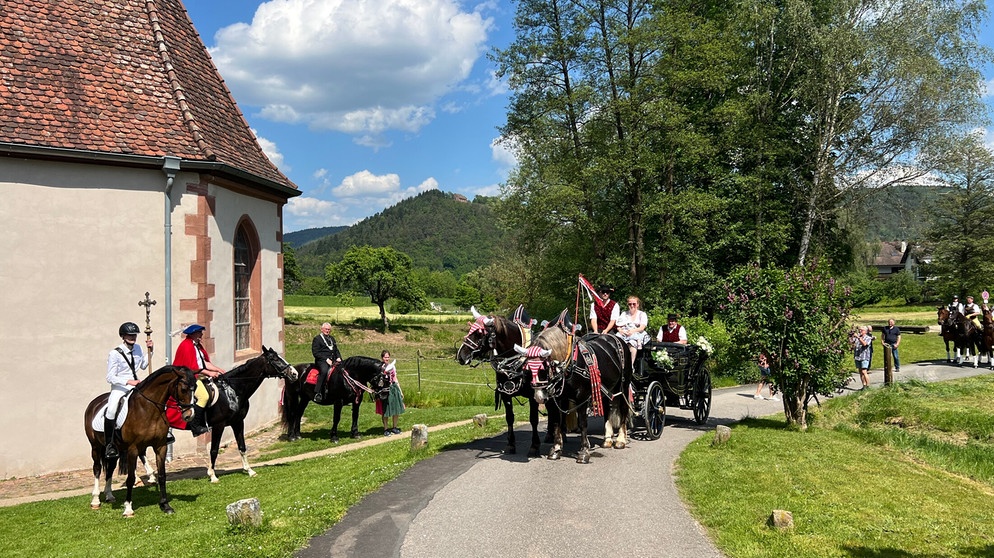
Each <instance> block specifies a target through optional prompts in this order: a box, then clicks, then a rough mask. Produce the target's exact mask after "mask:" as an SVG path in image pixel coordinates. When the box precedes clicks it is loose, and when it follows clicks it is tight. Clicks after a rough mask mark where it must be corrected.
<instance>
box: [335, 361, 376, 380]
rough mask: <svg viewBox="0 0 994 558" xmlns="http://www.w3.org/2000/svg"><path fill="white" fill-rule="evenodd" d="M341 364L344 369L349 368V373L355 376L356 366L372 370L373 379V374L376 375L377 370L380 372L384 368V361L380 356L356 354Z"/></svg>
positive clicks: (360, 368)
mask: <svg viewBox="0 0 994 558" xmlns="http://www.w3.org/2000/svg"><path fill="white" fill-rule="evenodd" d="M339 366H340V367H341V368H343V369H344V370H347V371H348V373H349V375H350V376H353V377H354V376H355V374H354V373H353V370H356V369H357V368H356V367H358V370H362V371H368V372H372V374H371V375H370V379H371V378H372V377H373V376H375V375H376V372H379V371H380V370H381V369H382V367H383V362H382V361H381V360H380V359H378V358H373V357H368V356H362V355H354V356H350V357H349V358H347V359H345V360H343V361H342V363H341V364H339ZM365 369H369V370H365ZM367 381H368V380H367Z"/></svg>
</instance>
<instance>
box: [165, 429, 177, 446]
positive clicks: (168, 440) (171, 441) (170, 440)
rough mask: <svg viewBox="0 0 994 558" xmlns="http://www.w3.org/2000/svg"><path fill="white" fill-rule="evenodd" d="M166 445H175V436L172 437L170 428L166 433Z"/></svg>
mask: <svg viewBox="0 0 994 558" xmlns="http://www.w3.org/2000/svg"><path fill="white" fill-rule="evenodd" d="M166 443H167V444H174V443H176V436H173V429H172V428H170V429H169V430H167V431H166Z"/></svg>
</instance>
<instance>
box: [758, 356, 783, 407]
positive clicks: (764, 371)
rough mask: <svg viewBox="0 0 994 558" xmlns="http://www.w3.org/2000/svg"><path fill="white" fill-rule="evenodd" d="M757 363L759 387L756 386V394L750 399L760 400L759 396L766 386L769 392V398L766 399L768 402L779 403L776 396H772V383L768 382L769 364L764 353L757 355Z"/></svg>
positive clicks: (760, 396)
mask: <svg viewBox="0 0 994 558" xmlns="http://www.w3.org/2000/svg"><path fill="white" fill-rule="evenodd" d="M757 363H758V364H759V376H760V377H759V385H758V386H756V394H755V395H753V396H752V398H753V399H762V398H763V396H762V395H760V394H761V393H762V391H763V385H766V387H767V388H769V390H770V396H769V397H768V398H767V399H769V400H770V401H780V399H779V398H777V396H776V395H773V382H771V381H770V363H769V362H767V360H766V353H759V358H758V359H757Z"/></svg>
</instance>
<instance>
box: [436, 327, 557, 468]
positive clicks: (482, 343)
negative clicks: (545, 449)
mask: <svg viewBox="0 0 994 558" xmlns="http://www.w3.org/2000/svg"><path fill="white" fill-rule="evenodd" d="M471 310H472V311H473V317H474V318H475V320H474V321H473V322H470V324H469V333H467V334H466V337H464V338H463V341H462V345H460V347H459V350H458V351H457V352H456V360H457V361H458V362H459V364H462V365H472V363H473V361H477V366H479V365H480V364H482V363H483V362H489V363H490V365H491V366H492V367H493V369H494V410H497V409H500V406H501V405H504V419H505V421H506V422H507V445H506V446H504V451H503V453H505V454H513V453H515V452H516V451H517V446H516V443H515V439H514V400H513V398H514V397H526V398H527V399H528V422H529V423H530V424H531V426H532V442H531V446H530V447H529V449H528V456H529V457H538V455H539V452H540V446H539V444H540V441H539V436H538V415H539V413H538V402H537V401H535V398H533V397H531V393H532V388H531V385H530V383H529V381H528V376H527V375H525V374H524V373H522V370H521V367H520V365H519V366H514V365H513V363H514V362H516V361H517V360H518V358H517V353H515V352H514V346H515V345H523V344H525V336H526V331H525V329H524V326H521V325H519V324H517V323H515V322H514V321H512V320H510V319H508V318H504V317H502V316H483V315H481V314H479V313H478V312H477V311H476V308H471Z"/></svg>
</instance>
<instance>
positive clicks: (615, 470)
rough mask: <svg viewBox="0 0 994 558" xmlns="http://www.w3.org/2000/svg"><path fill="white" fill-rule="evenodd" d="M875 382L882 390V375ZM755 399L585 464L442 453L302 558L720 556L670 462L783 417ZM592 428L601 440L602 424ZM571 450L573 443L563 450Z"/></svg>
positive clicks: (950, 372)
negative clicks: (754, 422)
mask: <svg viewBox="0 0 994 558" xmlns="http://www.w3.org/2000/svg"><path fill="white" fill-rule="evenodd" d="M987 372H989V370H987V369H986V368H980V369H974V368H960V367H954V366H947V365H945V364H944V363H942V364H930V363H919V364H914V365H910V366H905V368H904V369H903V370H902V373H901V374H900V375H899V376H897V378H896V379H898V380H905V379H910V378H919V379H922V380H926V381H936V380H944V379H952V378H958V377H964V376H972V375H975V374H977V373H987ZM871 376H872V377H873V379H874V380H875V384H879V383H881V382H882V376H883V372H882V371H879V370H878V371H876V372H872V373H871ZM850 385H852V386H857V387H858V385H859V382H858V381H855V382H853V383H852V384H850ZM754 391H755V384H753V385H752V386H740V387H737V388H730V389H724V390H716V391H715V392H714V395H713V398H712V401H713V404H712V411H711V418H710V420H708V422H707V424H706V425H702V426H697V425H696V424H694V422H693V420H692V419H691V415H690V413H689V412H688V411H679V410H678V411H672V410H671V411H670V415H669V418H668V421H667V425H666V428H665V430H664V431H663V436H662V437H661V438H660V439H659V440H656V441H641V440H635V441H634V442H633V443H632V445H631V447H630V448H629V449H626V450H603V449H598V450H597V451H596V452H595V453H594V455H593V457H592V458H591V462H590V464H588V465H580V464H577V463H575V462H574V460H573V459H571V458H567V457H564V458H563V459H562V460H560V461H549V460H546V459H544V458H537V459H535V458H533V459H526V458H525V456H524V455H510V456H505V455H501V453H500V450H501V448H502V447H503V443H504V437H503V436H501V437H498V438H492V439H487V440H480V441H478V442H476V443H474V444H472V445H470V446H468V447H466V448H463V449H458V450H453V451H447V452H444V453H442V454H440V455H438V456H437V457H434V458H432V459H430V460H427V461H423V462H421V463H418V464H417V465H415V466H414V467H412V468H411V469H409V470H408V471H406V472H405V473H403V474H402V475H401V476H400V477H398V478H397V479H395V480H394V481H392V482H390V483H387V484H386V485H384V486H383V488H382V489H380V490H379V491H377V492H376V493H374V494H371V495H369V496H368V497H367V498H365V499H364V500H363V501H362V502H360V503H359V504H357V505H356V506H354V507H353V508H352V509H350V510H349V512H348V514H346V516H345V518H343V520H342V521H341V522H339V523H338V524H337V525H335V527H333V528H332V529H331V530H330V531H328V532H327V533H325V534H324V535H321V536H319V537H316V538H314V539H313V540H312V541H311V544H310V546H308V547H307V548H304V549H302V550H301V551H300V552H298V554H297V556H299V557H300V558H324V557H332V556H333V557H342V556H358V557H377V558H381V557H397V556H399V557H402V558H445V557H449V556H452V557H456V556H459V557H462V556H472V557H474V558H490V557H494V558H498V557H499V558H505V557H507V556H526V557H528V558H545V557H552V556H580V555H583V556H589V557H597V556H605V557H607V556H610V557H614V556H618V555H627V556H655V557H659V558H666V557H687V556H694V557H703V558H708V557H721V556H722V554H721V553H720V552H719V551H718V550H717V549H716V548H715V546H714V545H713V544H712V543H711V541H710V539H709V538H708V537H707V536H706V534H705V533H704V530H703V529H702V527H701V526H700V525H699V524H698V523H697V522H696V521H695V520H694V519H693V518H692V517H691V516H690V514H689V513H688V512H687V510H686V509H685V508H684V506H683V503H682V501H681V500H680V498H679V496H678V495H677V491H676V486H675V484H674V482H673V475H672V470H673V464H674V462H675V460H676V458H677V456H678V455H679V454H680V452H681V451H682V450H683V448H685V447H686V446H687V444H689V443H690V442H691V441H693V440H694V439H695V438H697V437H698V436H701V435H702V434H705V433H708V432H711V431H713V429H714V427H715V426H716V425H718V424H729V423H733V422H736V421H738V420H741V419H743V418H745V417H748V416H763V415H768V414H772V413H777V412H782V407H781V404H780V403H777V402H773V401H766V400H760V401H757V400H754V399H753V398H752V394H753V393H754ZM763 391H764V392H765V391H766V390H765V389H764V390H763ZM592 422H593V432H594V434H595V441H596V442H600V437H599V436H600V435H601V434H603V426H602V424H603V422H602V421H599V420H595V421H592ZM541 427H543V428H544V422H543V423H542V425H541ZM518 439H519V440H522V439H527V437H524V436H519V437H518ZM577 445H578V442H577V441H576V437H575V436H572V437H571V441H570V442H569V443H568V445H567V451H569V452H572V451H575V449H576V446H577ZM547 448H548V445H547V444H543V446H542V449H543V451H545V450H547ZM519 451H521V449H520V447H519Z"/></svg>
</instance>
